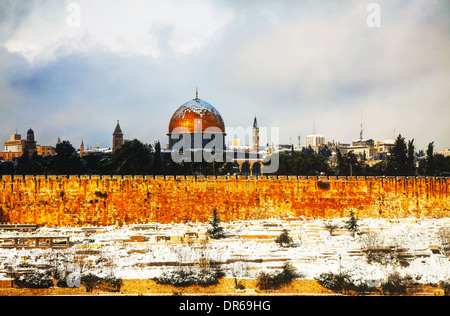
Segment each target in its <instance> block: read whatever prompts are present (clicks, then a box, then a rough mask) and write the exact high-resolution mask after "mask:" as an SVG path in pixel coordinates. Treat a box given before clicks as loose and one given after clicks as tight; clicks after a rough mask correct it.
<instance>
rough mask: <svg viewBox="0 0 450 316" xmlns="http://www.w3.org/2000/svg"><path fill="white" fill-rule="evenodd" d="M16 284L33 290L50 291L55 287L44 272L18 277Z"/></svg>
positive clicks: (15, 280)
mask: <svg viewBox="0 0 450 316" xmlns="http://www.w3.org/2000/svg"><path fill="white" fill-rule="evenodd" d="M14 283H15V284H16V285H18V286H20V287H27V288H32V289H48V288H50V287H52V286H53V282H52V280H51V279H50V278H49V277H48V276H47V275H46V274H44V273H42V272H34V273H30V274H25V275H21V276H16V277H15V279H14Z"/></svg>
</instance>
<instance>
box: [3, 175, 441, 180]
mask: <svg viewBox="0 0 450 316" xmlns="http://www.w3.org/2000/svg"><path fill="white" fill-rule="evenodd" d="M48 179H50V180H55V181H58V180H59V181H78V180H141V181H142V180H160V181H174V180H177V181H182V180H190V181H216V180H221V181H228V180H238V181H256V180H269V181H273V180H283V181H295V180H310V181H376V180H379V179H384V180H386V181H387V180H397V181H401V180H409V179H417V180H419V179H441V180H444V181H448V180H449V177H428V176H406V177H405V176H293V175H288V176H274V175H269V176H241V175H239V176H201V175H197V176H194V175H192V176H184V175H175V176H173V175H167V176H162V175H156V176H153V175H67V176H66V175H33V176H32V175H25V176H24V175H14V176H11V175H3V176H1V175H0V180H1V181H17V180H19V181H23V180H25V181H30V180H48Z"/></svg>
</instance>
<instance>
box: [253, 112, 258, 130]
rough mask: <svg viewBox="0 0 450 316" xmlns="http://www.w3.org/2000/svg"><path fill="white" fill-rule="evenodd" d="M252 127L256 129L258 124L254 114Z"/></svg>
mask: <svg viewBox="0 0 450 316" xmlns="http://www.w3.org/2000/svg"><path fill="white" fill-rule="evenodd" d="M253 127H258V122H257V121H256V114H255V120H254V121H253Z"/></svg>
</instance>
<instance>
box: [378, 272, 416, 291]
mask: <svg viewBox="0 0 450 316" xmlns="http://www.w3.org/2000/svg"><path fill="white" fill-rule="evenodd" d="M410 281H411V277H409V276H405V277H401V276H400V274H399V273H398V272H393V273H391V274H390V275H388V277H387V279H386V281H384V282H382V283H381V289H382V290H383V292H388V293H389V294H405V293H406V287H407V285H408V284H409V282H410Z"/></svg>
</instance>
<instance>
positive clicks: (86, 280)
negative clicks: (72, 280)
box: [81, 273, 103, 293]
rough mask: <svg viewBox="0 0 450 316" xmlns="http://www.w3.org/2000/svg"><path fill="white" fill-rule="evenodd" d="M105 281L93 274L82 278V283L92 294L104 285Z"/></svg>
mask: <svg viewBox="0 0 450 316" xmlns="http://www.w3.org/2000/svg"><path fill="white" fill-rule="evenodd" d="M102 281H103V279H102V278H101V277H99V276H97V275H95V274H93V273H89V274H86V275H83V276H82V277H81V283H82V284H83V285H84V286H85V287H86V291H87V292H89V293H90V292H92V291H93V290H94V288H96V287H97V286H98V285H100V284H101V283H102Z"/></svg>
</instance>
